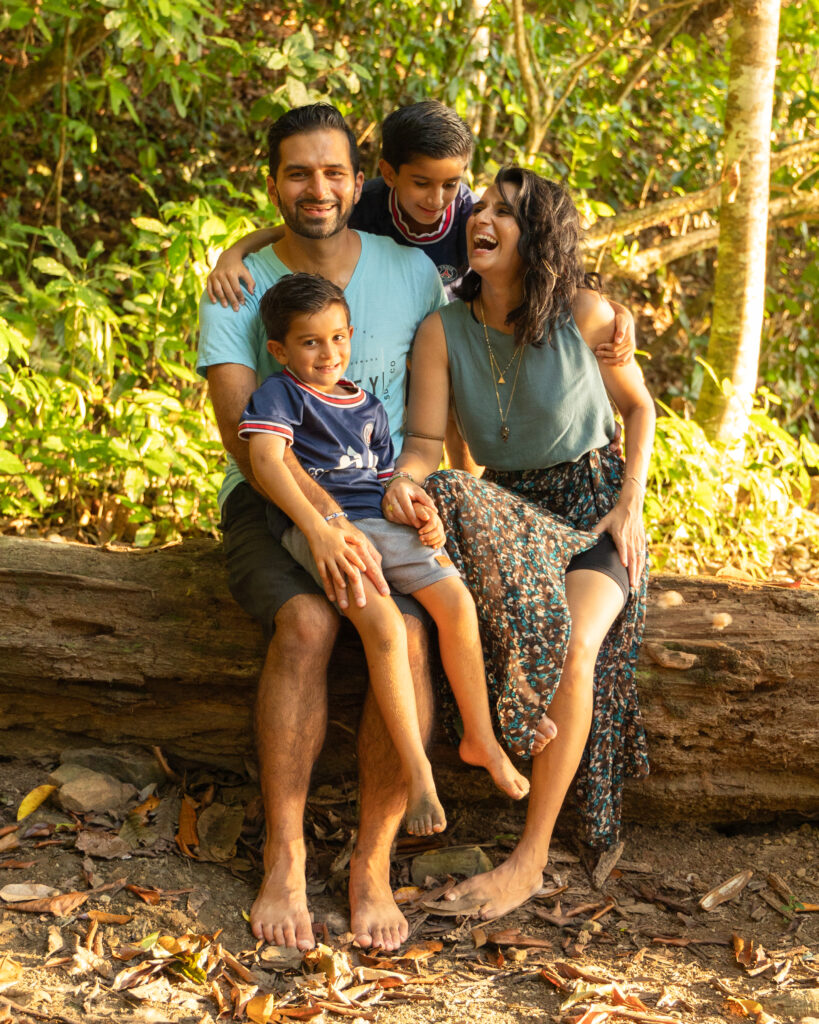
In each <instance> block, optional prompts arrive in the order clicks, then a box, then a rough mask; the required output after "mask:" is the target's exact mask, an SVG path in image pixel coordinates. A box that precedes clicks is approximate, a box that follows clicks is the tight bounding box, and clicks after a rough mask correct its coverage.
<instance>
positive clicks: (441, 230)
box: [390, 188, 455, 245]
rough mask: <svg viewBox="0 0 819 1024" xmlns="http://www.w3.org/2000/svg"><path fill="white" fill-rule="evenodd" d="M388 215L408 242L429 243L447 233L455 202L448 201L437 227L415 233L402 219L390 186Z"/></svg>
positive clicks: (416, 243)
mask: <svg viewBox="0 0 819 1024" xmlns="http://www.w3.org/2000/svg"><path fill="white" fill-rule="evenodd" d="M390 216H391V217H392V222H393V224H394V225H395V226H396V228H397V229H398V231H399V232H400V233H401V234H402V235H403V236H404V238H406V240H407V241H408V242H412V243H413V244H414V245H431V244H432V243H433V242H440V240H441V239H442V238H444V237H445V236H446V235H447V234H449V229H450V228H451V227H452V222H453V220H454V218H455V204H454V202H453V203H450V204H449V206H448V207H447V208H446V209H445V210H444V214H443V216H442V217H441V223H440V224H439V225H438V227H437V228H435V229H434V230H432V231H430V232H429V233H428V234H416V233H415V232H414V231H413V230H412V228H410V227H409V226H408V224H407V222H406V221H405V220H404V214H403V212H402V210H401V207H400V206H399V205H398V199H397V198H396V195H395V189H394V188H391V189H390Z"/></svg>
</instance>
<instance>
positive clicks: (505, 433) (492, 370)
mask: <svg viewBox="0 0 819 1024" xmlns="http://www.w3.org/2000/svg"><path fill="white" fill-rule="evenodd" d="M478 309H479V310H480V311H481V326H482V327H483V340H484V341H485V342H486V351H487V352H488V353H489V376H490V377H491V378H492V385H493V387H494V388H495V400H496V401H497V403H498V415H499V416H500V421H501V428H500V437H501V441H508V440H509V434H510V433H511V431H510V429H509V426H508V424H507V422H506V418H507V416H508V415H509V410H510V409H511V408H512V399H513V398H514V397H515V389H516V388H517V386H518V374H519V373H520V368H521V365H522V364H523V346H522V345H518V346H516V348H515V351H514V352H513V353H512V358H511V359H510V360H509V362H508V363H507V364H506V366H505V367H504V368H503V370H501V368H500V365H499V363H498V361H497V359H496V358H495V353H494V352H493V351H492V346H491V345H490V343H489V331H488V330H487V328H486V317H485V316H484V312H483V301H482V299H481V297H480V296H478ZM516 359H517V361H518V365H517V367H516V369H515V378H514V380H513V381H512V390H511V392H510V394H509V401H508V402H507V403H506V411H505V412H504V410H503V406H502V405H501V399H500V392H499V391H498V385H499V384H505V383H506V378H505V377H504V374H505V373H506V371H507V370H508V369H509V367H510V366H511V365H512V363H513V362H514V361H515V360H516ZM496 374H497V377H496Z"/></svg>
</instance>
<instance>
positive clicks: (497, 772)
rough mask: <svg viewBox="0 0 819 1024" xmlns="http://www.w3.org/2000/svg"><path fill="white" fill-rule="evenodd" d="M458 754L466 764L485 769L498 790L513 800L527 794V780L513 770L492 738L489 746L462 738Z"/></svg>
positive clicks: (510, 763) (513, 767) (499, 746)
mask: <svg viewBox="0 0 819 1024" xmlns="http://www.w3.org/2000/svg"><path fill="white" fill-rule="evenodd" d="M458 753H459V754H460V756H461V760H462V761H465V762H466V763H467V764H474V765H478V766H479V767H481V768H485V769H486V770H487V771H488V772H489V774H490V775H491V776H492V781H493V782H494V783H495V785H496V786H497V787H498V789H499V790H501V792H502V793H506V795H507V796H511V797H512V799H513V800H522V799H523V797H525V796H526V794H527V793H528V792H529V780H528V779H527V778H525V777H524V776H523V775H521V774H520V772H519V771H518V770H517V769H516V768H515V766H514V765H513V764H512V762H511V761H510V760H509V758H508V757H507V756H506V753H505V751H504V749H503V747H502V746H501V745H500V743H498V741H497V740H496V739H495V738H494V737H493V738H492V740H491V741H490V742H489V744H482V743H479V742H475V741H474V740H472V739H471V738H468V737H466V736H464V738H463V739H462V740H461V745H460V746H459V748H458Z"/></svg>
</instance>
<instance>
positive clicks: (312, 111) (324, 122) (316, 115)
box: [267, 103, 361, 178]
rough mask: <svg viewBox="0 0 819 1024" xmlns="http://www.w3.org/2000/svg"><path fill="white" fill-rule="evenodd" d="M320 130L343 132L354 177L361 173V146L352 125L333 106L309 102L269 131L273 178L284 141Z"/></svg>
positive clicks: (297, 108)
mask: <svg viewBox="0 0 819 1024" xmlns="http://www.w3.org/2000/svg"><path fill="white" fill-rule="evenodd" d="M320 131H337V132H343V133H344V134H345V135H346V136H347V142H348V143H349V146H350V163H351V164H352V168H353V174H358V172H359V170H360V168H361V161H360V159H359V155H358V144H357V143H356V141H355V135H353V133H352V131H351V129H350V126H349V125H348V124H347V122H346V121H345V120H344V118H343V117H342V116H341V114H340V113H339V111H338V110H336V108H335V107H334V106H332V105H331V104H330V103H308V104H307V105H306V106H304V107H294V108H293V109H292V110H288V111H287V113H286V114H282V116H281V117H280V118H278V119H277V120H275V121H274V122H273V124H271V126H270V127H269V128H268V129H267V149H268V167H269V169H270V177H271V178H275V177H276V172H277V171H278V169H279V161H280V152H279V151H280V149H281V144H282V142H283V141H284V139H289V138H290V136H291V135H301V134H302V133H305V132H320Z"/></svg>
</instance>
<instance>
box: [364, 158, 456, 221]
mask: <svg viewBox="0 0 819 1024" xmlns="http://www.w3.org/2000/svg"><path fill="white" fill-rule="evenodd" d="M379 170H380V171H381V174H382V175H383V177H384V181H386V183H387V184H388V185H389V186H390V188H394V189H395V196H396V198H397V199H398V205H399V206H400V207H401V209H402V211H403V212H404V214H405V215H407V216H408V217H409V219H410V222H411V223H410V225H409V226H410V227H411V228H415V229H416V230H420V231H423V230H424V229H427V230H429V229H430V228H431V227H434V226H435V225H437V224H438V222H439V221H440V219H441V217H443V215H444V213H445V212H446V208H447V207H448V206H449V204H450V203H451V202H452V201H453V200H454V199H455V197H456V196H457V195H458V188H459V187H460V184H461V179H462V178H463V176H464V172H465V171H466V161H465V160H464V158H463V157H457V156H447V157H441V158H436V157H431V156H415V157H413V159H412V160H410V161H409V163H406V164H401V166H400V167H399V169H398V170H397V171H396V170H395V169H394V168H393V167H392V166H391V165H390V164H388V163H387V161H386V160H381V162H380V163H379Z"/></svg>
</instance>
